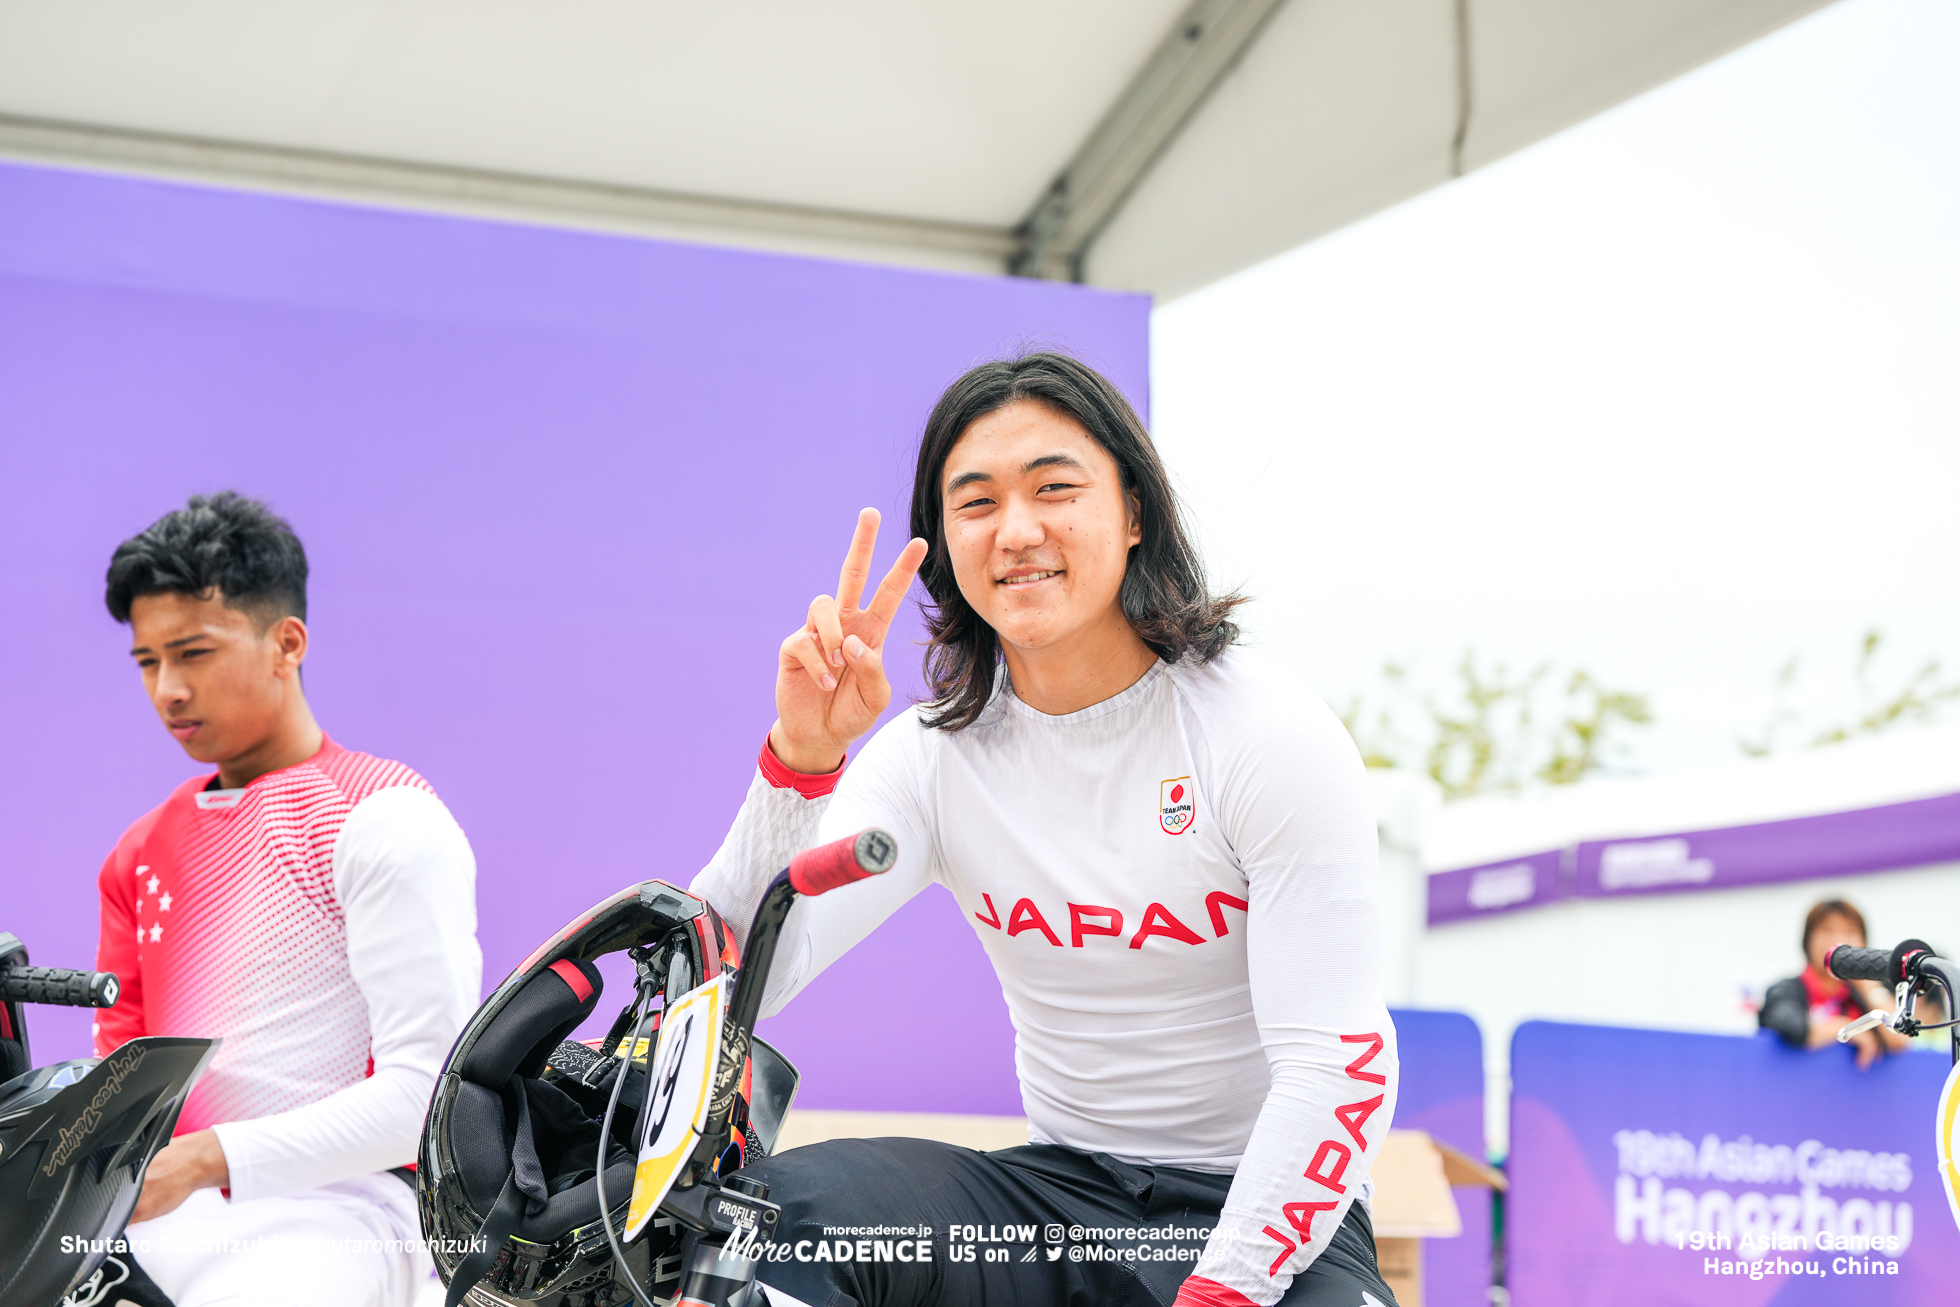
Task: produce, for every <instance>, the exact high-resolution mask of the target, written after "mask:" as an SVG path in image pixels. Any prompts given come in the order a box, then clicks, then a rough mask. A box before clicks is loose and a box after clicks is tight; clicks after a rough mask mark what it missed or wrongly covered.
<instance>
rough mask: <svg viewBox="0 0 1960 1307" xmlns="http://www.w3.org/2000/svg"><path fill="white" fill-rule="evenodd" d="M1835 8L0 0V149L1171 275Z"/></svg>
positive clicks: (956, 261) (639, 227)
mask: <svg viewBox="0 0 1960 1307" xmlns="http://www.w3.org/2000/svg"><path fill="white" fill-rule="evenodd" d="M1823 3H1824V0H1640V3H1637V4H1636V3H1627V2H1626V0H1195V2H1193V0H1068V2H1066V3H1061V4H1057V3H1054V2H1053V0H1048V2H1047V3H1033V2H1031V0H989V2H988V3H986V4H966V3H953V2H952V0H945V2H942V3H937V4H922V3H918V0H832V2H831V3H828V4H814V3H810V2H809V0H744V2H739V3H734V4H726V5H679V4H674V3H671V2H669V0H581V2H580V3H575V4H551V5H547V4H539V3H517V2H516V0H467V2H466V0H176V2H174V3H170V2H164V3H158V2H157V0H62V2H61V3H55V2H54V0H0V155H5V156H10V157H14V158H34V159H51V160H56V161H63V162H70V163H80V164H85V165H89V166H101V167H111V168H120V169H128V170H135V171H141V172H150V173H159V174H164V175H173V176H187V177H195V178H203V179H210V180H218V181H223V182H227V183H231V184H239V185H249V186H261V187H273V188H278V189H286V190H295V191H301V192H306V193H314V194H327V195H339V196H350V197H356V198H360V199H364V200H369V201H379V202H384V203H397V204H405V205H414V206H418V207H430V208H437V209H443V210H449V211H461V212H478V213H494V214H502V215H508V216H514V217H520V218H525V219H529V220H534V221H545V222H554V223H561V224H568V225H583V226H596V227H603V228H610V229H620V230H631V231H639V232H646V233H650V234H658V235H665V236H672V237H679V238H683V239H690V240H703V241H710V242H718V243H727V244H735V245H743V246H751V247H760V248H769V249H785V250H795V251H804V252H811V253H822V254H830V255H839V256H843V257H848V258H858V259H867V260H872V261H878V262H889V263H898V264H906V265H913V266H926V267H943V268H957V269H965V270H969V271H985V272H1003V271H1018V272H1023V273H1026V274H1029V275H1037V276H1048V277H1058V278H1064V279H1066V278H1074V279H1079V280H1083V281H1087V282H1090V283H1092V284H1096V285H1103V286H1112V287H1121V288H1125V289H1136V290H1146V291H1150V292H1153V293H1155V294H1157V295H1159V296H1161V297H1172V296H1176V295H1179V294H1182V293H1184V292H1187V291H1190V290H1194V289H1196V288H1197V287H1199V286H1202V285H1204V284H1206V283H1207V282H1210V281H1212V280H1215V279H1216V278H1219V277H1222V276H1225V275H1228V274H1230V273H1232V272H1235V271H1237V270H1239V269H1241V268H1244V267H1247V266H1249V265H1251V264H1253V263H1255V262H1258V261H1259V260H1261V259H1265V258H1268V257H1270V256H1272V255H1274V254H1278V253H1280V252H1282V251H1284V250H1286V249H1290V248H1292V247H1293V246H1296V245H1299V244H1301V243H1303V242H1305V241H1309V240H1312V239H1313V238H1314V237H1316V236H1319V235H1322V234H1323V233H1325V232H1328V231H1331V230H1333V229H1335V228H1337V227H1340V226H1342V225H1343V224H1346V223H1349V222H1352V221H1355V220H1356V219H1358V218H1361V217H1364V216H1366V215H1368V214H1370V213H1373V212H1375V211H1377V210H1379V209H1381V208H1383V207H1385V206H1387V205H1390V204H1393V203H1395V202H1397V201H1399V200H1402V199H1405V198H1407V197H1409V196H1411V195H1414V194H1416V193H1418V192H1420V191H1422V190H1425V189H1427V188H1428V187H1431V186H1434V185H1436V184H1438V183H1440V182H1443V181H1445V180H1447V179H1449V178H1450V177H1451V176H1453V175H1456V174H1458V173H1460V172H1462V171H1465V170H1467V169H1470V168H1474V167H1476V166H1478V165H1480V164H1483V163H1487V162H1489V161H1491V160H1493V159H1496V158H1499V157H1501V156H1503V155H1505V154H1508V153H1510V152H1511V151H1513V150H1516V149H1518V148H1520V147H1522V146H1524V145H1528V144H1530V143H1531V142H1533V141H1536V140H1538V139H1540V138H1542V137H1544V136H1547V135H1549V134H1551V133H1553V132H1556V131H1558V130H1560V129H1561V128H1564V127H1566V126H1569V125H1571V124H1572V123H1575V122H1577V121H1579V120H1581V119H1583V118H1585V117H1587V116H1589V115H1591V114H1594V113H1597V112H1598V111H1600V110H1602V109H1605V108H1607V107H1609V106H1611V105H1613V104H1616V103H1618V102H1620V101H1622V100H1624V99H1626V98H1628V97H1630V96H1633V95H1635V94H1638V93H1639V92H1641V91H1644V90H1646V89H1648V88H1650V87H1652V86H1655V85H1657V84H1659V83H1660V82H1663V81H1665V80H1667V79H1668V78H1670V77H1673V76H1675V75H1677V74H1679V73H1682V72H1684V71H1686V70H1688V69H1690V68H1693V67H1695V66H1697V65H1699V64H1701V63H1703V62H1705V61H1707V60H1709V59H1712V58H1714V57H1716V56H1718V55H1720V54H1723V53H1725V52H1727V51H1729V50H1732V49H1734V48H1736V47H1737V46H1740V45H1743V44H1745V43H1747V42H1748V41H1750V40H1753V39H1754V38H1756V37H1758V36H1760V35H1762V34H1764V33H1766V32H1768V31H1770V30H1772V29H1774V28H1776V27H1778V26H1780V25H1782V24H1784V23H1786V22H1789V21H1790V20H1792V19H1794V18H1797V17H1799V16H1801V15H1803V14H1805V13H1808V12H1810V11H1811V10H1814V9H1817V8H1819V7H1821V5H1822V4H1823Z"/></svg>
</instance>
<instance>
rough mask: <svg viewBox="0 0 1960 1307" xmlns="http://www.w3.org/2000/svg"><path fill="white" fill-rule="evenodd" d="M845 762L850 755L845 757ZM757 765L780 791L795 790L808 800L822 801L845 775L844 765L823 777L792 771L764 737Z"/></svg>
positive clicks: (756, 761)
mask: <svg viewBox="0 0 1960 1307" xmlns="http://www.w3.org/2000/svg"><path fill="white" fill-rule="evenodd" d="M844 759H845V762H848V761H849V760H850V755H849V754H846V755H844ZM755 765H756V766H758V767H760V768H762V779H764V780H766V781H768V782H769V783H770V784H771V785H773V786H775V787H776V788H777V789H779V790H795V791H796V792H797V793H798V794H800V795H802V796H803V797H804V798H806V799H821V798H822V797H823V796H824V795H826V794H828V793H830V792H831V791H832V790H834V789H836V788H837V778H838V777H839V776H842V775H843V774H844V763H843V762H840V763H838V764H837V770H836V771H830V772H825V773H823V774H822V775H821V776H811V775H807V774H805V773H803V772H800V771H791V770H790V769H789V768H788V767H786V766H784V765H783V760H782V759H781V758H778V757H777V756H776V751H775V750H774V749H772V748H770V747H769V737H768V736H766V735H765V736H763V737H762V752H761V753H760V754H759V755H757V757H756V760H755Z"/></svg>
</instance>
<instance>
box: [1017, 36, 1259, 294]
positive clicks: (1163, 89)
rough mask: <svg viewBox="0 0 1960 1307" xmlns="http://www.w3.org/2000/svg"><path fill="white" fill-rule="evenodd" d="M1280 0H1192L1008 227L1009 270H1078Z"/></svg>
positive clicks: (1076, 273)
mask: <svg viewBox="0 0 1960 1307" xmlns="http://www.w3.org/2000/svg"><path fill="white" fill-rule="evenodd" d="M1282 3H1284V0H1193V3H1192V4H1191V5H1190V6H1189V7H1188V8H1187V9H1185V11H1184V12H1183V13H1182V14H1180V15H1179V16H1178V19H1177V21H1176V22H1175V23H1173V24H1172V25H1171V30H1170V31H1169V32H1168V33H1166V34H1165V36H1164V39H1163V40H1162V41H1161V42H1160V43H1159V44H1158V46H1157V49H1156V51H1155V52H1154V53H1153V54H1152V55H1151V56H1150V58H1149V60H1148V61H1147V62H1145V64H1144V66H1143V68H1142V69H1141V70H1140V71H1139V72H1138V73H1137V75H1136V76H1135V77H1134V78H1132V79H1131V81H1130V84H1129V86H1127V87H1126V88H1124V91H1123V93H1122V94H1121V95H1120V96H1118V97H1117V98H1116V102H1115V103H1114V104H1113V105H1111V106H1110V108H1109V112H1108V113H1106V114H1104V115H1103V118H1102V121H1101V122H1100V123H1098V124H1097V125H1096V129H1095V130H1094V131H1092V132H1090V133H1089V138H1088V139H1087V140H1086V141H1084V142H1083V143H1082V146H1081V148H1079V149H1078V150H1077V151H1076V152H1075V157H1074V158H1072V159H1070V160H1069V162H1068V166H1067V167H1065V168H1063V169H1062V171H1061V172H1060V173H1059V174H1058V175H1057V176H1056V178H1055V180H1054V181H1053V182H1051V183H1050V184H1049V187H1048V189H1047V191H1046V192H1044V193H1043V194H1042V196H1041V198H1040V200H1038V201H1037V202H1036V203H1035V206H1034V208H1033V210H1031V211H1030V212H1029V214H1028V216H1027V217H1026V218H1025V219H1024V220H1023V221H1022V222H1021V225H1020V226H1019V227H1017V228H1015V235H1016V236H1017V237H1018V238H1019V245H1018V247H1017V248H1016V249H1015V251H1014V253H1013V255H1012V256H1011V257H1010V258H1009V260H1008V265H1007V266H1008V271H1009V272H1012V273H1014V274H1015V275H1016V276H1022V277H1040V278H1045V279H1047V280H1050V281H1080V280H1082V262H1083V257H1084V256H1085V255H1086V254H1087V253H1088V250H1089V246H1090V245H1091V244H1092V243H1093V242H1094V241H1095V239H1096V237H1097V235H1098V234H1100V233H1101V231H1102V230H1103V228H1104V227H1106V226H1107V225H1108V224H1109V221H1110V219H1111V218H1113V217H1115V216H1116V212H1117V210H1118V209H1120V208H1121V207H1122V205H1123V202H1124V201H1125V200H1127V199H1128V198H1129V196H1130V194H1131V192H1132V191H1134V190H1135V189H1136V185H1137V183H1138V182H1139V181H1141V180H1142V179H1143V176H1144V174H1145V173H1147V172H1149V171H1150V167H1151V165H1152V164H1154V163H1156V162H1157V159H1158V157H1159V156H1160V155H1162V154H1163V152H1164V148H1165V147H1166V146H1168V145H1169V144H1170V143H1171V140H1172V139H1173V138H1174V137H1175V136H1176V135H1177V133H1178V131H1179V129H1180V128H1182V127H1183V126H1184V124H1185V123H1187V122H1189V121H1190V119H1191V116H1192V114H1194V113H1196V112H1197V110H1198V109H1199V107H1200V106H1201V105H1203V104H1204V102H1205V99H1206V97H1208V96H1209V95H1210V94H1211V92H1212V89H1213V88H1214V87H1216V86H1217V85H1218V83H1219V82H1220V81H1221V80H1223V78H1224V77H1225V75H1226V74H1227V73H1229V72H1230V71H1231V70H1232V68H1233V67H1234V66H1235V65H1236V64H1237V63H1238V60H1239V57H1240V56H1241V55H1243V54H1244V53H1245V51H1246V49H1247V47H1249V46H1250V45H1251V44H1252V42H1253V39H1254V38H1255V37H1257V36H1258V35H1259V32H1260V30H1261V29H1263V28H1264V27H1265V25H1266V21H1267V20H1268V19H1270V18H1271V17H1272V16H1273V11H1274V10H1276V9H1278V8H1279V6H1280V5H1281V4H1282Z"/></svg>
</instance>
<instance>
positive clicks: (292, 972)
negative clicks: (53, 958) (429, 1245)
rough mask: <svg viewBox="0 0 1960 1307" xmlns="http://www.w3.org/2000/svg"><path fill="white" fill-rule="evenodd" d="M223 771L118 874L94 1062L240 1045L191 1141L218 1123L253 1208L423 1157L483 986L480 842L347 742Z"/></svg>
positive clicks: (144, 841)
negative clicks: (133, 1051)
mask: <svg viewBox="0 0 1960 1307" xmlns="http://www.w3.org/2000/svg"><path fill="white" fill-rule="evenodd" d="M215 781H216V778H215V777H214V776H210V775H206V776H199V777H196V778H193V779H192V780H189V781H186V782H184V784H182V785H180V786H179V787H178V788H177V790H176V791H175V792H174V793H173V794H172V795H171V796H170V797H169V798H168V799H167V800H165V801H164V802H163V803H162V804H161V805H160V806H159V807H157V808H156V809H155V810H153V811H151V812H150V813H148V814H147V815H145V816H144V817H143V818H141V819H140V820H138V821H137V822H136V823H135V824H134V825H132V826H131V827H130V828H129V830H128V831H127V832H125V833H124V835H123V837H122V839H121V841H120V842H118V844H117V845H116V849H115V851H114V852H113V853H111V854H110V855H109V859H108V861H107V862H106V863H104V864H103V867H102V874H101V880H100V888H101V897H102V936H101V943H100V945H99V948H98V951H97V961H96V965H97V966H98V967H99V968H100V969H101V970H104V971H113V972H115V973H116V974H117V976H118V977H120V978H121V981H122V996H121V998H120V1000H119V1001H118V1002H117V1004H116V1006H114V1007H113V1008H110V1009H108V1010H107V1011H105V1012H103V1013H102V1014H101V1016H100V1019H99V1020H98V1022H97V1025H96V1033H95V1048H96V1053H97V1055H99V1056H100V1055H106V1054H107V1053H109V1052H110V1051H111V1050H113V1049H115V1048H116V1047H118V1046H119V1045H120V1044H122V1043H123V1042H124V1041H125V1040H127V1039H131V1038H134V1037H135V1036H138V1035H183V1036H195V1037H199V1038H208V1037H211V1036H218V1037H221V1038H222V1039H223V1040H224V1043H223V1045H222V1046H221V1047H220V1048H219V1050H218V1053H217V1056H216V1057H215V1058H214V1059H213V1060H212V1063H211V1066H210V1067H209V1069H208V1070H207V1071H206V1072H205V1074H204V1076H203V1077H202V1079H200V1080H199V1081H198V1083H197V1086H196V1087H195V1088H194V1089H193V1090H192V1091H191V1095H190V1098H189V1100H188V1101H187V1102H186V1104H185V1107H184V1111H183V1114H182V1116H181V1117H180V1118H179V1120H178V1124H177V1132H178V1133H179V1134H183V1133H187V1132H189V1131H194V1130H202V1129H205V1128H207V1127H215V1128H216V1129H217V1131H218V1137H219V1141H220V1143H221V1144H222V1145H223V1147H224V1150H225V1158H226V1162H227V1164H228V1166H229V1168H230V1171H231V1181H230V1190H231V1194H232V1196H233V1198H235V1199H237V1198H248V1197H256V1196H261V1195H265V1194H271V1193H289V1192H293V1191H295V1190H299V1189H305V1188H311V1187H314V1186H317V1185H320V1184H326V1183H330V1182H332V1181H335V1180H341V1179H346V1178H348V1177H350V1176H356V1175H362V1174H370V1173H373V1172H376V1171H383V1170H386V1169H388V1168H389V1167H394V1166H400V1165H403V1164H404V1163H407V1162H410V1161H413V1160H414V1157H415V1149H416V1144H417V1140H418V1139H419V1136H420V1133H421V1122H422V1114H423V1112H424V1111H425V1110H426V1108H427V1105H428V1098H429V1094H430V1092H431V1091H432V1090H433V1088H434V1085H435V1077H436V1075H437V1073H438V1071H439V1069H440V1067H441V1063H442V1059H443V1057H444V1056H445V1055H447V1053H448V1051H449V1046H450V1044H451V1043H452V1042H453V1041H454V1039H455V1037H456V1034H457V1032H458V1031H459V1030H461V1028H462V1025H463V1023H464V1022H465V1021H466V1020H468V1018H469V1015H470V1013H471V1012H472V1011H473V1010H474V1009H475V1007H476V1003H477V998H478V991H479V989H480V987H481V977H482V965H483V964H482V956H481V954H480V953H479V952H478V950H477V946H476V938H475V932H476V902H475V876H476V864H475V860H474V857H473V856H472V854H471V852H470V847H469V842H468V840H466V839H465V838H464V836H463V832H462V830H461V829H460V828H459V827H458V826H457V825H456V823H455V821H454V820H453V819H452V818H451V817H450V815H449V811H448V809H446V808H445V807H443V805H442V802H441V801H440V800H439V799H437V798H436V796H435V792H434V791H433V790H431V789H430V788H429V785H428V783H427V782H426V781H424V780H423V779H422V778H421V777H420V776H418V775H416V774H415V772H413V771H411V770H410V769H409V768H407V767H405V766H403V765H402V764H400V763H397V762H389V761H386V760H384V759H380V758H374V757H370V756H368V755H367V754H364V753H353V752H350V751H349V750H346V749H343V748H341V747H340V746H339V745H337V744H335V743H333V742H332V741H331V740H327V741H326V742H325V743H324V744H323V745H322V747H321V749H320V751H319V752H318V753H317V754H315V755H314V756H313V757H312V758H309V759H308V760H307V761H305V762H303V763H300V764H298V765H296V766H292V767H286V768H282V769H281V770H279V771H275V772H269V773H267V774H266V775H264V776H261V777H259V778H258V779H257V780H254V781H253V782H252V783H251V784H250V785H247V786H245V787H244V788H243V789H237V790H213V789H211V788H209V787H210V786H211V785H213V784H215Z"/></svg>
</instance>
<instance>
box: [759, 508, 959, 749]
mask: <svg viewBox="0 0 1960 1307" xmlns="http://www.w3.org/2000/svg"><path fill="white" fill-rule="evenodd" d="M877 542H878V510H877V509H875V508H867V509H865V510H864V511H863V512H861V513H859V514H858V520H857V531H856V533H855V534H854V535H853V536H852V537H851V548H850V552H849V553H847V554H845V555H844V570H843V572H842V573H841V574H839V576H838V578H837V597H836V598H834V599H833V598H831V597H830V596H829V595H818V596H817V597H816V598H815V599H812V600H811V601H810V612H809V615H808V617H807V618H806V619H805V620H804V623H803V625H802V627H801V628H799V629H798V630H797V631H795V632H794V633H793V634H791V635H790V636H789V638H788V639H786V640H784V641H783V645H782V650H781V653H780V655H779V656H778V658H777V660H776V724H775V726H773V727H771V728H770V731H769V747H770V749H771V750H773V751H774V753H775V755H776V757H777V758H779V759H781V760H782V762H783V765H784V766H786V767H788V768H789V769H790V770H791V771H797V772H804V773H806V774H811V775H819V774H822V773H824V772H831V771H836V770H837V768H838V767H839V766H841V765H842V763H843V760H844V752H845V750H847V749H848V748H850V746H851V742H852V741H853V740H855V739H857V738H858V736H860V735H863V734H864V733H865V732H866V731H868V730H870V729H871V724H872V723H873V722H875V721H877V720H878V714H879V713H881V712H883V711H884V710H885V708H886V707H887V706H888V705H889V704H890V703H891V701H892V687H891V682H890V681H888V680H886V679H885V664H884V658H883V655H882V654H881V653H880V650H881V649H882V648H883V646H884V643H885V633H886V632H887V631H888V630H890V629H891V624H892V618H893V617H895V616H897V614H898V606H899V604H901V603H903V602H904V600H905V592H906V591H907V590H909V589H911V587H912V578H913V577H914V576H917V575H918V572H919V565H920V564H921V563H923V562H924V561H925V557H926V542H925V541H923V540H913V541H911V542H910V543H908V544H907V545H906V546H905V548H904V549H903V550H902V551H901V552H900V553H899V555H898V561H897V562H895V563H893V564H892V569H891V571H889V572H887V573H885V579H884V580H883V581H882V582H880V583H879V586H878V590H877V593H876V594H874V595H872V596H871V603H870V605H869V606H868V607H865V608H860V607H858V602H859V600H860V599H861V598H862V597H863V595H864V586H865V582H866V581H868V580H869V579H870V577H871V549H872V546H873V545H875V544H877Z"/></svg>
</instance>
